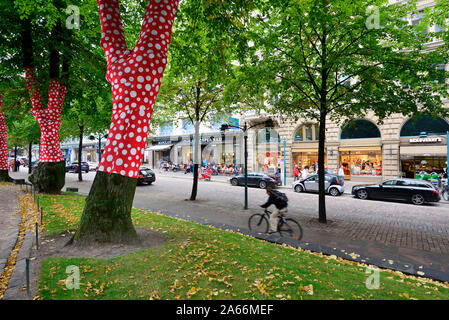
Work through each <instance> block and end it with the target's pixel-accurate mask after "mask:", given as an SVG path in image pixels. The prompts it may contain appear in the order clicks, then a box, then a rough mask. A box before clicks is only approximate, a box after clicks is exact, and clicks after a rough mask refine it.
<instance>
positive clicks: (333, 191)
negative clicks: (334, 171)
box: [329, 188, 341, 197]
mask: <svg viewBox="0 0 449 320" xmlns="http://www.w3.org/2000/svg"><path fill="white" fill-rule="evenodd" d="M329 194H330V195H331V196H333V197H338V196H339V195H340V194H341V193H340V191H338V189H337V188H330V189H329Z"/></svg>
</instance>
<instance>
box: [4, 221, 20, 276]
mask: <svg viewBox="0 0 449 320" xmlns="http://www.w3.org/2000/svg"><path fill="white" fill-rule="evenodd" d="M21 221H22V217H21V216H16V217H15V220H14V237H11V239H10V240H8V241H9V243H8V246H7V248H6V249H5V250H4V251H2V252H0V275H1V274H2V273H3V271H4V269H5V266H6V262H8V258H9V256H10V254H11V251H12V250H13V249H14V247H15V246H16V243H17V238H18V237H19V224H20V222H21Z"/></svg>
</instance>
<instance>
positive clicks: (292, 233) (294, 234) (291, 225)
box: [278, 218, 302, 241]
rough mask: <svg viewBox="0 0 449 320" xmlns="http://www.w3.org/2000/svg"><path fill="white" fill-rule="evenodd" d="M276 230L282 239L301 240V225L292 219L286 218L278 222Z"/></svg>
mask: <svg viewBox="0 0 449 320" xmlns="http://www.w3.org/2000/svg"><path fill="white" fill-rule="evenodd" d="M278 228H279V229H278V230H279V233H280V234H281V236H282V237H288V238H291V239H293V240H297V241H299V240H301V239H302V228H301V225H300V224H299V223H298V222H297V221H296V220H294V219H291V218H287V219H285V220H284V221H282V220H281V221H279V227H278Z"/></svg>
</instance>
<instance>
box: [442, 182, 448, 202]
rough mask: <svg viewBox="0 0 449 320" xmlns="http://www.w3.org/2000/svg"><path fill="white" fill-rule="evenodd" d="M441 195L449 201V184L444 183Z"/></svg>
mask: <svg viewBox="0 0 449 320" xmlns="http://www.w3.org/2000/svg"><path fill="white" fill-rule="evenodd" d="M441 196H442V197H443V199H444V200H446V201H449V185H447V184H446V185H444V186H443V188H442V191H441Z"/></svg>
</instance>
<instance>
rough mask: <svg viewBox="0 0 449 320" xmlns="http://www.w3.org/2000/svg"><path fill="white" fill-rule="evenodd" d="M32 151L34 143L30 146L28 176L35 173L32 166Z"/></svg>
mask: <svg viewBox="0 0 449 320" xmlns="http://www.w3.org/2000/svg"><path fill="white" fill-rule="evenodd" d="M32 150H33V142H30V144H29V145H28V174H31V172H32V171H33V168H32V165H31V161H32V160H33V154H32V152H31V151H32Z"/></svg>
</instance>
